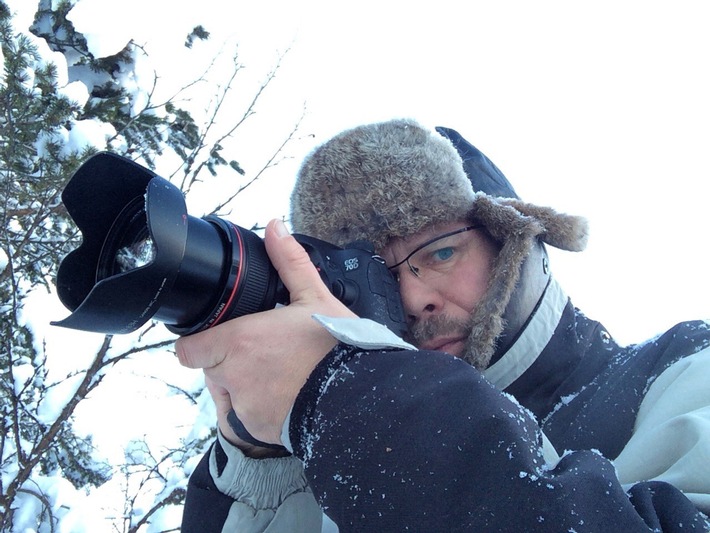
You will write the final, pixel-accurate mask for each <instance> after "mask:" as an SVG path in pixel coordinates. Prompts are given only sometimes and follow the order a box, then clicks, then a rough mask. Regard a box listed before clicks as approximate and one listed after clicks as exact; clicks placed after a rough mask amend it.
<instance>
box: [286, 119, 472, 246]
mask: <svg viewBox="0 0 710 533" xmlns="http://www.w3.org/2000/svg"><path fill="white" fill-rule="evenodd" d="M473 198H474V192H473V187H472V186H471V182H470V181H469V180H468V179H467V178H466V173H465V172H464V170H463V166H462V161H461V157H460V156H459V154H458V152H457V151H456V149H455V148H454V146H453V145H452V144H451V142H450V141H449V140H448V139H446V138H444V137H442V136H441V135H439V134H438V133H437V132H436V131H433V130H428V129H425V128H423V127H421V126H420V125H419V124H418V123H416V122H415V121H413V120H393V121H390V122H383V123H379V124H371V125H366V126H360V127H357V128H354V129H351V130H348V131H345V132H343V133H340V134H339V135H337V136H335V137H333V138H332V139H331V140H329V141H327V142H326V143H325V144H323V145H321V146H320V147H318V148H316V149H315V151H313V152H312V153H311V154H310V155H309V156H308V157H307V158H306V160H305V161H304V163H303V165H302V166H301V170H300V171H299V174H298V180H297V182H296V185H295V188H294V190H293V193H292V195H291V224H292V226H293V228H294V231H297V232H300V233H305V234H307V235H311V236H313V237H317V238H320V239H323V240H325V241H328V242H331V243H333V244H337V245H339V246H344V245H345V244H347V243H349V242H353V241H356V240H369V241H371V242H372V243H373V244H374V246H375V249H376V250H379V249H381V248H382V247H383V246H384V245H385V244H386V243H387V242H388V241H389V240H390V239H392V238H393V237H405V236H408V235H412V234H414V233H417V232H418V231H420V230H421V229H422V228H424V227H426V226H429V225H431V224H437V223H442V222H448V221H450V220H455V219H463V218H465V216H466V213H467V212H468V211H469V210H470V209H471V203H472V201H473Z"/></svg>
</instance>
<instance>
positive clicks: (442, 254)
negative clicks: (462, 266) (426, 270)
mask: <svg viewBox="0 0 710 533" xmlns="http://www.w3.org/2000/svg"><path fill="white" fill-rule="evenodd" d="M452 255H454V249H453V247H451V246H447V247H446V248H440V249H439V250H437V251H436V252H434V253H433V254H432V257H433V259H434V260H435V261H447V260H449V259H451V256H452Z"/></svg>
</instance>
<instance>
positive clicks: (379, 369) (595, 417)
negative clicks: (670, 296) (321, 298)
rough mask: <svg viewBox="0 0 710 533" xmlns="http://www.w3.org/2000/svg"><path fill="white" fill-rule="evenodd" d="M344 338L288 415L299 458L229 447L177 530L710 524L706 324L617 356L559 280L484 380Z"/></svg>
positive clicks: (440, 358) (709, 336) (433, 359)
mask: <svg viewBox="0 0 710 533" xmlns="http://www.w3.org/2000/svg"><path fill="white" fill-rule="evenodd" d="M341 329H343V328H341ZM332 332H333V333H334V334H335V336H336V337H338V338H339V339H340V340H341V341H342V340H345V341H347V344H341V345H340V346H339V348H337V349H336V350H334V351H333V352H332V353H331V354H329V355H328V356H327V357H326V359H324V361H323V362H322V363H321V365H320V366H319V367H318V368H317V369H316V371H314V373H313V374H312V375H311V377H310V378H309V381H308V383H307V384H306V386H305V387H304V388H303V390H302V391H301V393H300V395H299V397H298V399H297V401H296V403H295V405H294V407H293V411H292V415H291V418H290V421H289V428H288V429H289V431H288V436H289V437H290V449H292V451H293V453H294V455H293V456H291V457H287V458H279V459H250V458H246V457H244V456H243V455H242V454H241V452H239V450H237V449H236V448H234V447H233V446H231V445H229V444H228V443H227V442H225V441H224V440H223V439H221V438H220V440H219V441H218V442H216V443H215V444H214V445H213V447H212V449H211V450H210V452H209V453H208V454H207V455H206V456H205V457H204V458H203V460H202V462H201V463H200V465H199V466H198V467H197V469H196V470H195V472H194V474H193V475H192V477H191V480H190V486H189V489H188V498H187V503H186V506H185V512H184V518H183V529H182V531H183V532H185V533H189V532H191V531H201V532H211V531H225V532H226V531H240V532H241V531H268V532H275V531H289V532H296V531H321V530H332V531H338V530H339V531H407V530H408V531H442V530H446V531H472V530H485V531H520V530H536V531H580V532H581V531H688V530H691V531H693V530H695V531H708V530H710V524H709V523H708V522H707V520H706V518H705V515H703V514H701V513H700V512H698V509H702V510H704V511H705V512H708V511H710V499H709V498H710V461H708V457H710V387H708V386H707V384H706V382H707V376H708V375H710V348H709V346H710V327H709V326H708V324H707V323H706V322H700V321H699V322H688V323H683V324H679V325H678V326H676V327H674V328H673V329H671V330H669V331H668V332H666V333H665V334H663V335H660V336H658V337H656V338H655V339H652V340H650V341H648V342H646V343H643V344H640V345H633V346H629V347H621V346H619V345H617V344H616V343H615V342H614V341H613V339H612V338H611V336H610V335H609V334H608V333H607V332H606V330H605V329H604V328H603V327H602V326H601V325H600V324H599V323H598V322H595V321H592V320H590V319H588V318H586V317H585V316H584V315H583V314H582V313H580V312H579V311H578V310H576V309H575V308H574V307H573V306H572V304H571V303H570V301H569V299H568V298H567V296H566V295H565V294H564V293H563V291H562V290H561V289H560V287H559V286H558V285H557V283H556V282H555V281H554V280H552V281H551V282H550V285H549V286H548V288H547V290H546V291H545V294H544V296H543V298H542V300H541V302H540V305H539V306H538V308H537V310H536V312H535V313H534V314H533V316H532V317H531V320H530V321H529V322H528V324H527V325H526V327H525V328H524V330H523V332H522V333H521V335H520V336H519V338H518V339H517V341H516V342H515V343H514V344H513V345H512V347H511V348H510V349H509V350H508V351H507V352H506V354H505V355H504V356H503V357H502V358H501V359H500V360H498V361H497V362H496V363H494V364H493V365H492V366H491V367H489V368H488V369H487V370H486V371H485V372H484V373H483V375H481V373H480V372H478V371H477V370H475V369H473V368H472V367H470V366H469V365H468V364H466V363H464V362H462V361H460V360H458V359H456V358H453V357H450V356H448V355H445V354H438V353H431V352H419V351H414V350H401V349H400V350H398V349H396V348H393V349H390V350H388V351H381V350H375V349H369V350H362V349H359V348H356V347H355V346H356V345H358V344H361V343H359V342H358V340H357V338H355V339H353V338H351V337H348V336H347V333H343V332H342V331H338V328H335V330H332ZM369 340H372V339H369ZM392 345H393V346H396V343H393V344H392ZM500 390H504V391H505V393H501V392H500ZM506 393H507V394H506ZM513 398H514V399H513ZM540 428H542V430H543V431H544V436H546V437H547V438H548V439H549V441H550V442H551V443H552V445H553V446H554V448H555V450H556V451H557V452H558V453H559V455H560V456H561V459H559V460H558V459H557V457H554V456H551V455H550V453H549V448H547V450H548V451H547V453H545V452H544V451H543V450H544V449H545V447H544V444H547V443H546V440H545V438H544V436H543V434H542V433H541V432H540ZM609 459H612V460H613V462H611V461H610V460H609ZM678 489H680V490H682V491H683V492H684V493H685V495H683V494H682V493H681V492H680V491H679V490H678ZM686 496H687V497H686ZM691 500H692V503H691ZM316 502H318V503H316ZM323 511H324V512H325V515H324V514H323Z"/></svg>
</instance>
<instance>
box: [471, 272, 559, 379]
mask: <svg viewBox="0 0 710 533" xmlns="http://www.w3.org/2000/svg"><path fill="white" fill-rule="evenodd" d="M568 300H569V298H568V297H567V295H566V294H565V292H564V291H563V290H562V287H560V284H559V283H557V281H555V279H554V278H550V282H549V283H548V286H547V289H546V290H545V292H544V294H543V295H542V298H541V299H540V302H539V304H538V307H537V309H536V310H535V311H534V312H533V314H532V316H531V317H530V321H529V322H528V324H527V325H526V326H525V328H524V329H523V330H522V332H521V334H520V335H519V336H518V338H517V340H516V341H515V342H514V343H513V344H512V346H511V347H510V348H509V349H508V351H506V353H505V354H504V355H503V356H502V357H501V358H500V359H499V360H498V361H496V362H495V363H493V364H492V365H491V366H489V367H488V368H487V369H486V370H484V371H483V375H484V376H485V377H486V378H487V379H488V380H489V381H490V382H491V383H493V384H494V385H495V386H496V387H498V388H499V389H501V390H503V389H505V388H507V387H508V386H509V385H511V384H512V383H513V382H514V381H515V380H517V379H518V378H519V377H520V376H522V375H523V374H524V373H525V371H526V370H527V369H528V368H530V366H531V365H532V364H533V363H534V362H535V360H536V359H537V358H538V356H539V355H540V353H541V352H542V351H543V350H544V348H545V346H547V344H548V342H549V341H550V339H551V338H552V335H553V334H554V332H555V329H556V328H557V325H558V324H559V322H560V319H561V317H562V312H563V310H564V308H565V306H566V305H567V302H568Z"/></svg>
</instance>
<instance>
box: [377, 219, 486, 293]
mask: <svg viewBox="0 0 710 533" xmlns="http://www.w3.org/2000/svg"><path fill="white" fill-rule="evenodd" d="M481 227H482V226H480V225H478V226H466V227H465V228H461V229H457V230H455V231H450V232H448V233H444V234H443V235H439V236H438V237H434V238H433V239H430V240H428V241H426V242H424V243H422V244H420V245H419V246H417V247H416V248H415V249H414V251H412V252H411V253H410V254H409V255H408V256H407V257H405V258H404V259H402V260H401V261H400V262H399V263H397V264H396V265H392V266H391V267H388V268H389V270H390V272H392V274H394V276H395V277H396V278H397V281H399V273H398V272H396V271H395V269H396V268H397V267H399V266H400V265H402V264H404V263H407V267H408V268H409V271H410V272H411V273H412V274H414V275H415V276H416V277H418V278H420V279H422V280H424V281H426V280H431V279H434V278H436V277H438V276H440V275H443V274H446V273H448V272H450V271H451V270H452V269H453V268H454V266H455V265H456V264H458V263H459V261H460V260H461V259H463V258H464V257H466V256H467V253H468V252H469V250H470V247H471V244H472V239H470V238H468V236H467V235H465V233H466V232H469V231H471V230H474V229H479V228H481Z"/></svg>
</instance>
